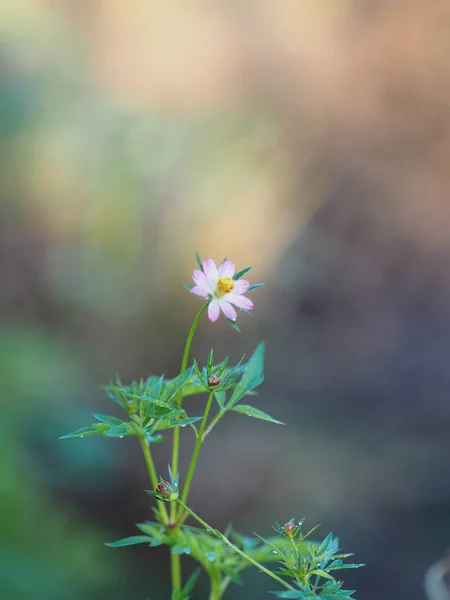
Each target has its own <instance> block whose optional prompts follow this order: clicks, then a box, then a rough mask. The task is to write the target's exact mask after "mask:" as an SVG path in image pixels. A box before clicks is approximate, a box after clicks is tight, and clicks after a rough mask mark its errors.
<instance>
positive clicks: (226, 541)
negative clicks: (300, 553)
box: [175, 498, 295, 590]
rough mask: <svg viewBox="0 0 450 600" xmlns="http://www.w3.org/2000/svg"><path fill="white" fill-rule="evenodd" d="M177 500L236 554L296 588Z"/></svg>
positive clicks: (275, 578) (279, 581)
mask: <svg viewBox="0 0 450 600" xmlns="http://www.w3.org/2000/svg"><path fill="white" fill-rule="evenodd" d="M175 502H176V503H177V504H179V505H180V506H181V507H182V508H183V510H185V511H186V512H187V513H189V514H190V515H191V517H194V519H195V520H196V521H198V523H200V525H203V527H204V528H205V529H207V530H208V531H211V532H212V533H213V535H215V536H216V537H218V538H219V540H220V541H221V542H222V543H224V544H225V545H226V546H228V548H230V549H231V550H233V551H234V552H236V554H239V556H242V558H244V559H245V560H246V561H247V562H249V563H250V564H251V565H253V566H254V567H256V568H257V569H259V570H260V571H262V572H263V573H265V574H266V575H267V576H268V577H271V578H272V579H274V580H275V581H276V582H277V583H279V584H280V585H282V586H283V587H285V588H287V589H288V590H295V588H294V587H293V586H292V585H290V584H289V583H288V582H287V581H284V580H283V579H281V577H278V575H275V573H272V571H270V570H269V569H267V568H266V567H265V566H264V565H262V564H261V563H259V562H258V561H256V560H255V559H254V558H252V557H251V556H249V555H248V554H246V553H245V552H244V551H243V550H241V549H240V548H238V547H237V546H235V545H234V544H233V543H232V542H230V540H229V539H228V538H227V537H226V536H224V535H223V533H220V531H217V530H216V529H214V528H213V527H211V526H210V525H208V523H206V521H204V520H203V519H202V518H201V517H199V516H198V515H197V514H196V513H195V512H194V511H193V510H191V509H190V508H189V507H188V506H186V504H184V502H182V501H181V500H180V499H179V498H177V499H176V500H175Z"/></svg>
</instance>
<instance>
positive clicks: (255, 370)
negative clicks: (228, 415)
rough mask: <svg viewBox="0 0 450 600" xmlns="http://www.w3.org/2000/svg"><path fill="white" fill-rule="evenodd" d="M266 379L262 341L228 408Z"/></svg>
mask: <svg viewBox="0 0 450 600" xmlns="http://www.w3.org/2000/svg"><path fill="white" fill-rule="evenodd" d="M263 381H264V342H261V343H260V344H259V345H258V347H257V348H256V350H255V352H254V353H253V355H252V357H251V358H250V360H249V361H248V364H247V367H246V369H245V371H244V374H243V376H242V379H241V380H240V381H239V383H238V384H237V385H236V387H235V388H234V391H233V394H232V395H231V398H230V400H229V401H228V404H227V408H228V409H230V408H232V407H233V406H234V405H235V404H236V403H237V402H239V400H241V399H242V398H243V397H244V396H245V395H246V394H248V393H249V392H252V391H253V390H254V389H255V388H257V387H258V386H259V385H261V383H262V382H263Z"/></svg>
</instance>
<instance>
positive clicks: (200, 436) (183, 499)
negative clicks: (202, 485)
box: [180, 392, 214, 514]
mask: <svg viewBox="0 0 450 600" xmlns="http://www.w3.org/2000/svg"><path fill="white" fill-rule="evenodd" d="M213 398H214V392H210V393H209V396H208V401H207V403H206V408H205V412H204V414H203V419H202V422H201V424H200V429H199V431H198V435H197V439H196V441H195V447H194V451H193V453H192V458H191V464H190V465H189V470H188V472H187V475H186V482H185V484H184V488H183V492H182V494H181V502H186V500H187V498H188V495H189V490H190V487H191V483H192V477H193V476H194V471H195V467H196V466H197V460H198V455H199V452H200V448H201V445H202V442H203V433H204V431H205V427H206V423H207V421H208V415H209V411H210V408H211V403H212V401H213ZM182 513H183V511H182V510H181V511H180V514H182Z"/></svg>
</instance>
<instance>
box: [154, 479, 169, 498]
mask: <svg viewBox="0 0 450 600" xmlns="http://www.w3.org/2000/svg"><path fill="white" fill-rule="evenodd" d="M166 486H167V487H166ZM168 488H169V489H170V483H169V482H168V481H165V482H164V483H163V482H162V481H160V482H159V483H158V485H157V486H156V491H157V492H159V493H160V494H164V496H170V491H169V489H168Z"/></svg>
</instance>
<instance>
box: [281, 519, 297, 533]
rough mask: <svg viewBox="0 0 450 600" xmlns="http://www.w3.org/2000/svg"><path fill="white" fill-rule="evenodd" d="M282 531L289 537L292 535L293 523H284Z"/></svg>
mask: <svg viewBox="0 0 450 600" xmlns="http://www.w3.org/2000/svg"><path fill="white" fill-rule="evenodd" d="M283 529H284V531H285V532H286V533H287V534H288V535H289V536H292V535H294V531H295V525H294V523H291V522H289V523H285V524H284V525H283Z"/></svg>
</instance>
